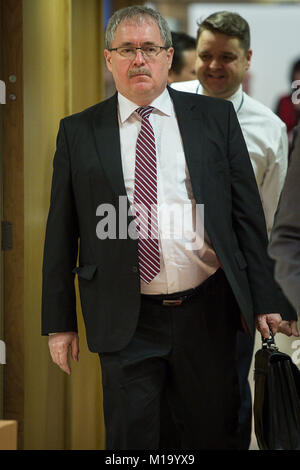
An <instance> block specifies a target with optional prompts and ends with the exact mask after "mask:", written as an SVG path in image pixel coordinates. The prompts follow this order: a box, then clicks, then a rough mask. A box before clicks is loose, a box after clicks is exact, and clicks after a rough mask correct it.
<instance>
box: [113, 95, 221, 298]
mask: <svg viewBox="0 0 300 470" xmlns="http://www.w3.org/2000/svg"><path fill="white" fill-rule="evenodd" d="M151 106H153V107H154V108H155V109H154V110H153V112H152V113H151V115H150V118H149V119H150V123H151V125H152V127H153V130H154V134H155V144H156V159H157V199H158V214H159V218H158V228H159V248H160V272H159V274H158V275H157V276H156V277H155V278H154V279H153V280H152V281H151V282H150V283H149V284H146V283H145V282H143V281H141V292H142V293H144V294H170V293H174V292H181V291H184V290H187V289H191V288H194V287H196V286H198V285H199V284H201V283H202V282H203V281H204V280H205V279H207V278H208V277H209V276H210V275H212V274H213V273H214V272H215V271H216V270H217V269H218V267H219V266H220V263H219V261H218V258H217V256H216V254H215V251H214V250H213V248H212V246H211V244H210V242H209V239H208V237H207V234H206V233H205V231H204V237H203V236H202V234H201V227H200V225H201V224H197V227H196V202H195V199H194V197H193V193H192V188H191V181H190V176H189V172H188V168H187V165H186V161H185V156H184V150H183V145H182V140H181V135H180V132H179V128H178V123H177V119H176V116H175V110H174V106H173V103H172V100H171V98H170V95H169V93H168V91H167V90H165V91H164V92H163V93H162V94H161V95H160V96H159V97H158V98H156V99H155V100H154V101H153V102H152V103H151ZM137 108H138V106H137V105H136V104H135V103H133V102H131V101H129V100H128V99H127V98H125V97H124V96H122V95H121V94H120V93H118V116H119V127H120V143H121V158H122V168H123V176H124V182H125V187H126V191H127V196H128V199H129V202H130V205H131V206H132V204H133V192H134V172H135V146H136V141H137V137H138V134H139V131H140V128H141V117H140V116H139V115H138V114H137V113H136V112H135V110H136V109H137ZM170 211H171V212H170ZM172 211H174V212H173V214H174V213H175V217H172V215H171V217H169V216H170V214H172ZM183 219H184V220H183ZM197 220H198V222H199V219H197ZM183 222H184V224H183ZM195 237H196V238H195ZM203 238H204V241H203ZM190 241H193V244H192V245H191V243H190Z"/></svg>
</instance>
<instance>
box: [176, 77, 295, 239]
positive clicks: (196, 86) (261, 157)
mask: <svg viewBox="0 0 300 470" xmlns="http://www.w3.org/2000/svg"><path fill="white" fill-rule="evenodd" d="M171 86H172V88H174V89H176V90H180V91H186V92H189V93H197V94H201V93H202V86H201V84H200V82H199V80H191V81H188V82H177V83H173V84H172V85H171ZM229 100H230V101H231V102H232V103H233V105H234V108H235V111H236V113H237V117H238V120H239V123H240V126H241V129H242V132H243V135H244V139H245V142H246V145H247V148H248V152H249V156H250V159H251V163H252V166H253V170H254V174H255V178H256V182H257V186H258V189H259V193H260V197H261V201H262V205H263V209H264V213H265V219H266V224H267V231H268V235H270V232H271V229H272V225H273V221H274V215H275V211H276V209H277V205H278V200H279V196H280V193H281V190H282V187H283V183H284V180H285V176H286V171H287V165H288V137H287V132H286V126H285V124H284V123H283V122H282V121H281V119H279V117H278V116H276V114H274V113H273V112H272V111H271V110H270V109H269V108H267V107H266V106H265V105H263V104H262V103H260V102H259V101H257V100H255V99H253V98H251V97H250V96H249V95H247V94H246V93H245V92H243V90H242V86H240V87H239V89H238V90H237V91H236V93H235V94H234V95H232V96H231V97H230V98H229Z"/></svg>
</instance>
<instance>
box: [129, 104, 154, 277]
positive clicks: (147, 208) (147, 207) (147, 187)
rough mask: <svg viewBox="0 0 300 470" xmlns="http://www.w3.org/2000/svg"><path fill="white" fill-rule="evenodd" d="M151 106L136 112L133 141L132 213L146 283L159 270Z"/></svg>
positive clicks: (141, 274) (140, 265) (141, 271)
mask: <svg viewBox="0 0 300 470" xmlns="http://www.w3.org/2000/svg"><path fill="white" fill-rule="evenodd" d="M153 109H154V108H153V107H152V106H142V107H141V108H138V109H137V110H136V112H137V113H138V114H139V115H140V116H141V118H142V125H141V130H140V133H139V135H138V138H137V142H136V156H135V158H136V159H135V183H134V196H133V201H134V213H135V217H136V222H137V230H138V232H139V239H138V255H139V268H140V278H141V279H142V280H143V281H145V282H146V283H147V284H148V283H149V282H150V281H152V279H154V278H155V276H156V275H157V274H158V273H159V271H160V256H159V245H158V220H157V169H156V148H155V137H154V132H153V128H152V126H151V124H150V122H149V116H150V114H151V113H152V111H153Z"/></svg>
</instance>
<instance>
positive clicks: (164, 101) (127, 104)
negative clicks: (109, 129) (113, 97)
mask: <svg viewBox="0 0 300 470" xmlns="http://www.w3.org/2000/svg"><path fill="white" fill-rule="evenodd" d="M118 105H119V115H120V120H121V123H122V124H123V123H124V122H125V121H126V120H127V119H128V118H129V117H130V116H131V115H132V113H134V111H135V110H136V109H137V108H138V107H139V106H138V105H137V104H136V103H133V102H132V101H130V100H129V99H128V98H126V97H125V96H123V95H122V94H121V93H120V92H118ZM149 106H153V107H154V108H155V109H156V110H158V111H160V112H161V113H162V114H166V115H167V116H171V114H172V102H171V98H170V95H169V92H168V90H167V89H165V90H164V91H163V92H162V93H161V95H159V96H158V97H157V98H155V100H153V101H152V103H149Z"/></svg>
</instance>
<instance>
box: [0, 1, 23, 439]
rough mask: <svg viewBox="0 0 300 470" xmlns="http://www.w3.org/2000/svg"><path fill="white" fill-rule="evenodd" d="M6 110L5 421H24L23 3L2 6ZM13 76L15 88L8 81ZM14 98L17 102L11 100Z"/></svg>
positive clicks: (4, 202) (4, 203)
mask: <svg viewBox="0 0 300 470" xmlns="http://www.w3.org/2000/svg"><path fill="white" fill-rule="evenodd" d="M1 22H2V24H1V34H2V37H1V45H2V77H3V80H4V81H5V82H6V85H7V103H6V104H5V106H3V109H2V111H3V130H2V131H3V132H2V137H3V218H4V220H6V221H9V222H11V223H12V224H13V249H12V250H9V251H6V252H5V253H4V265H3V274H4V299H3V300H4V304H3V309H4V339H5V342H6V360H7V363H6V365H5V368H4V418H5V419H13V420H17V421H18V428H19V441H18V446H19V448H22V445H23V421H24V335H23V331H24V282H23V281H24V204H23V197H24V165H23V156H24V148H23V39H22V0H2V1H1ZM12 75H14V76H15V77H16V80H15V82H11V81H10V79H9V77H11V76H12ZM11 95H13V96H14V97H15V99H14V100H12V99H10V96H11Z"/></svg>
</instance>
